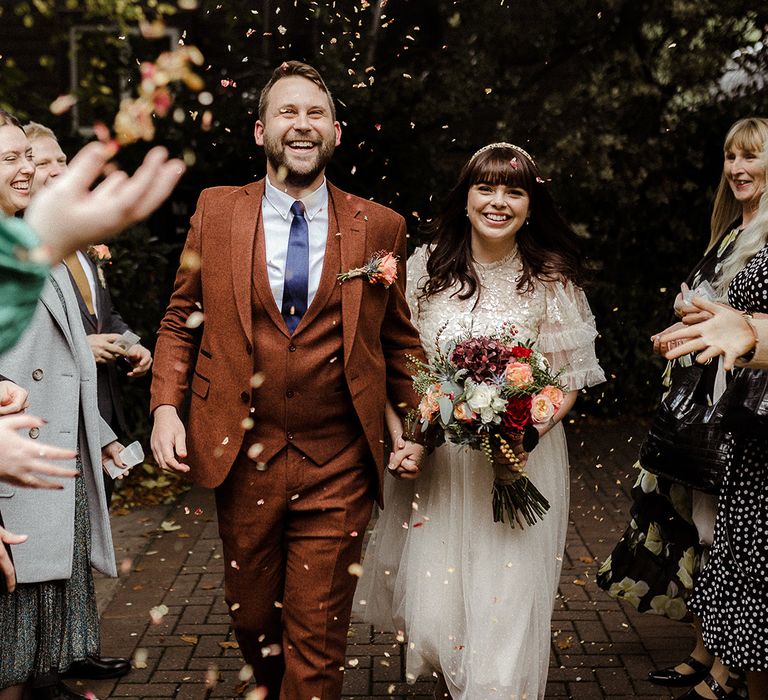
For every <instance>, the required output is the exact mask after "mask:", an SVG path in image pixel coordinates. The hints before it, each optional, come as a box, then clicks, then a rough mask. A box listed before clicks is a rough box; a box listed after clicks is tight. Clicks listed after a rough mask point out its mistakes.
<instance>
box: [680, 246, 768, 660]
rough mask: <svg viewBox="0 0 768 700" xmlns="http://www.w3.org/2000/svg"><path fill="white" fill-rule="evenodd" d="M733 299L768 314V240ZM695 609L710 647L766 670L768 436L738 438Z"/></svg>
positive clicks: (738, 280) (734, 284) (734, 289)
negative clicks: (767, 244)
mask: <svg viewBox="0 0 768 700" xmlns="http://www.w3.org/2000/svg"><path fill="white" fill-rule="evenodd" d="M728 300H729V302H730V303H731V305H732V306H734V307H735V308H737V309H741V310H743V311H749V312H761V313H768V246H766V247H765V248H763V249H762V250H761V251H760V252H759V253H758V254H757V255H756V256H755V257H754V258H752V260H751V261H750V263H749V264H748V265H747V266H746V267H745V268H744V269H743V270H742V271H741V272H740V273H739V274H738V275H737V276H736V277H735V278H734V280H733V282H732V283H731V286H730V289H729V292H728ZM690 607H691V609H693V610H694V612H695V613H696V614H697V615H698V616H699V618H700V619H701V621H702V626H703V629H704V642H705V644H706V646H707V648H708V649H709V650H710V651H711V652H712V653H714V654H716V655H717V656H719V657H720V658H721V659H722V660H723V661H724V662H725V663H726V664H728V665H729V666H732V667H733V668H738V669H741V670H744V671H766V670H768V435H757V434H755V435H752V436H747V435H745V436H740V437H738V438H737V439H736V441H735V444H734V451H733V457H732V459H731V462H730V464H729V465H728V468H727V470H726V474H725V479H724V482H723V487H722V491H721V494H720V499H719V502H718V512H717V521H716V523H715V539H714V545H713V547H712V550H711V556H710V560H709V563H708V564H707V567H706V568H705V569H704V571H703V572H702V574H701V577H700V579H699V581H698V582H697V584H696V588H695V590H694V593H693V597H692V600H691V601H690Z"/></svg>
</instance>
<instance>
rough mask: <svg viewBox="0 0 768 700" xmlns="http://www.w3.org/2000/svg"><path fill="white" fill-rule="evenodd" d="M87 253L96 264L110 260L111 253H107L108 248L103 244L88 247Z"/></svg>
mask: <svg viewBox="0 0 768 700" xmlns="http://www.w3.org/2000/svg"><path fill="white" fill-rule="evenodd" d="M88 252H89V253H90V254H91V257H92V258H93V259H94V260H96V261H98V262H102V261H105V260H112V253H110V252H109V246H106V245H104V244H103V243H100V244H99V245H92V246H90V248H89V249H88Z"/></svg>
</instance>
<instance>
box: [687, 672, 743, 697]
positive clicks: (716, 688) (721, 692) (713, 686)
mask: <svg viewBox="0 0 768 700" xmlns="http://www.w3.org/2000/svg"><path fill="white" fill-rule="evenodd" d="M702 682H704V683H706V684H707V687H708V688H709V689H710V690H711V691H712V692H713V693H714V695H715V697H716V698H717V700H727V698H730V697H731V695H733V694H734V693H735V690H734V689H733V688H731V689H730V690H726V689H725V688H723V686H722V685H720V684H719V683H718V682H717V681H716V680H715V679H714V678H712V676H710V675H709V674H707V675H706V676H704V678H702ZM677 700H707V698H705V697H704V696H703V695H701V694H700V693H697V692H696V689H695V688H691V689H690V690H689V691H688V692H687V693H683V694H682V695H681V696H680V697H678V698H677Z"/></svg>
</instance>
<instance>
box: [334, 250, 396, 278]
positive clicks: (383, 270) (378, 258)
mask: <svg viewBox="0 0 768 700" xmlns="http://www.w3.org/2000/svg"><path fill="white" fill-rule="evenodd" d="M353 277H365V278H366V279H367V280H368V282H370V283H371V284H383V285H384V287H389V285H390V284H392V283H393V282H394V281H395V280H396V279H397V256H396V255H394V254H393V253H388V252H387V251H386V250H380V251H379V252H378V253H374V254H373V257H372V258H371V259H370V260H369V261H368V262H367V263H366V264H365V265H363V267H355V268H353V269H351V270H349V271H348V272H342V273H341V274H339V275H337V278H338V280H339V282H346V281H347V280H351V279H352V278H353Z"/></svg>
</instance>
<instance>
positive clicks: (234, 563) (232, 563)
mask: <svg viewBox="0 0 768 700" xmlns="http://www.w3.org/2000/svg"><path fill="white" fill-rule="evenodd" d="M229 565H230V566H231V567H232V568H233V569H235V570H237V571H240V565H239V564H238V563H237V562H236V561H235V560H234V559H233V560H232V561H231V562H229Z"/></svg>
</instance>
